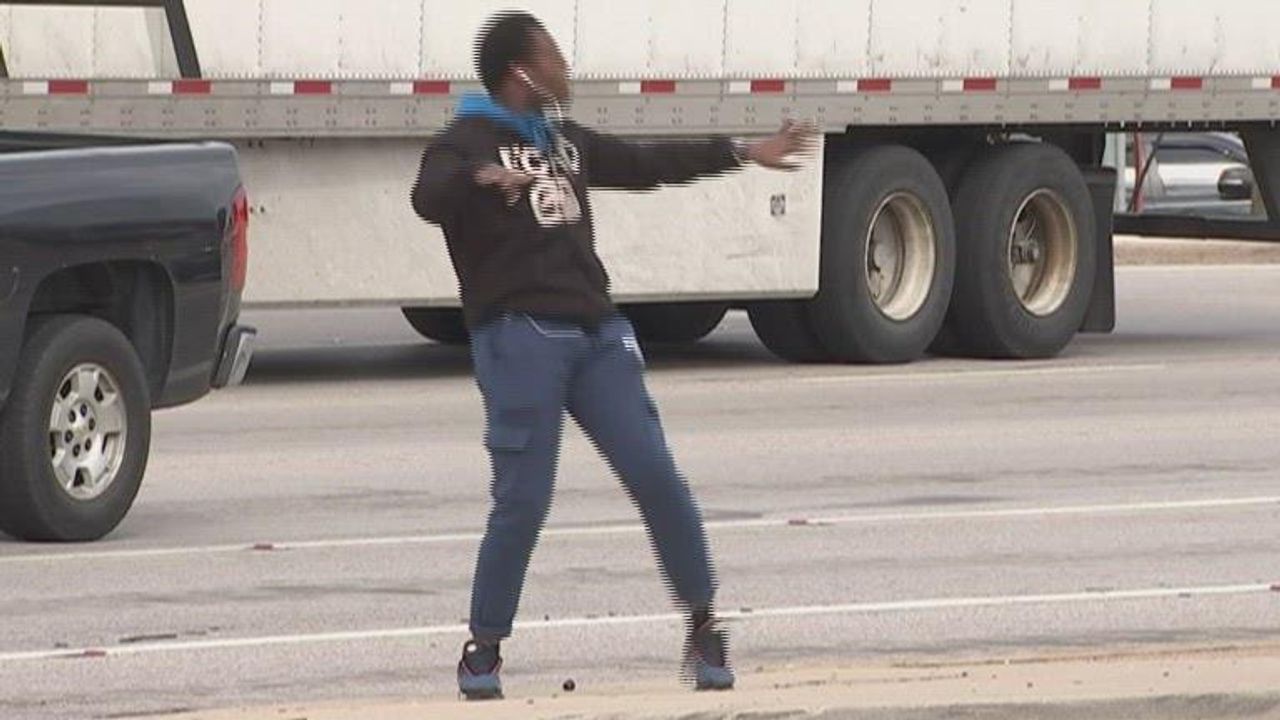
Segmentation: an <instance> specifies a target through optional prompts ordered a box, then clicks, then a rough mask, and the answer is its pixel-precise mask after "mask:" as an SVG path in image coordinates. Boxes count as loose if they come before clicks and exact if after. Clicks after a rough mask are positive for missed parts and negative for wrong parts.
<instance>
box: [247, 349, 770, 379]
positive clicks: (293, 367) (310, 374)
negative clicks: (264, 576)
mask: <svg viewBox="0 0 1280 720" xmlns="http://www.w3.org/2000/svg"><path fill="white" fill-rule="evenodd" d="M644 351H645V359H646V361H647V363H648V366H649V369H650V370H651V371H653V372H659V373H660V372H664V371H671V370H689V369H697V368H703V367H705V368H719V369H725V368H737V369H747V368H752V367H766V366H778V365H782V364H784V363H783V362H782V361H781V360H778V359H777V358H775V357H774V356H773V355H771V354H770V353H769V352H768V351H767V350H765V349H764V347H762V346H760V345H758V344H756V343H754V342H747V341H742V340H737V339H724V340H716V339H713V340H708V341H704V342H702V343H698V344H697V345H679V346H669V345H648V346H646V347H645V348H644ZM471 374H472V367H471V356H470V353H469V352H468V350H467V348H465V347H450V346H445V345H437V344H434V343H409V344H396V345H366V346H358V345H355V346H342V347H299V348H276V349H272V348H264V349H262V350H259V351H258V353H257V354H256V355H255V356H254V359H253V364H252V366H251V367H250V368H249V374H248V375H247V377H246V378H245V383H246V384H247V385H249V386H253V385H287V384H306V383H330V382H335V381H343V380H351V381H356V380H359V381H380V380H385V381H403V380H427V379H447V378H464V377H470V376H471Z"/></svg>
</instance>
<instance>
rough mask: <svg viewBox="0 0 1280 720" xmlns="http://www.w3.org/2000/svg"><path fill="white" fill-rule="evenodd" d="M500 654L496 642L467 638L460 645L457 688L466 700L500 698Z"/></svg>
mask: <svg viewBox="0 0 1280 720" xmlns="http://www.w3.org/2000/svg"><path fill="white" fill-rule="evenodd" d="M500 670H502V656H501V655H500V654H499V653H498V645H497V644H493V645H490V644H487V643H478V642H476V641H475V640H469V641H468V642H467V644H466V645H463V646H462V659H461V660H459V661H458V690H459V691H460V692H461V693H462V694H463V695H464V696H466V698H467V699H468V700H497V699H500V698H502V679H501V678H499V677H498V672H499V671H500Z"/></svg>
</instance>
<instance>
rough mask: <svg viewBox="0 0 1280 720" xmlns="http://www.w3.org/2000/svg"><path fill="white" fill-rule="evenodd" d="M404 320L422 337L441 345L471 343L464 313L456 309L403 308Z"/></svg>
mask: <svg viewBox="0 0 1280 720" xmlns="http://www.w3.org/2000/svg"><path fill="white" fill-rule="evenodd" d="M401 312H403V313H404V319H405V320H408V321H409V324H410V325H412V326H413V329H414V330H417V331H418V334H419V335H421V336H422V337H424V338H426V339H428V340H431V341H433V342H438V343H440V344H441V345H466V344H467V343H469V342H471V333H469V332H467V326H466V323H464V322H463V320H462V311H461V310H457V309H454V308H414V307H408V308H402V309H401Z"/></svg>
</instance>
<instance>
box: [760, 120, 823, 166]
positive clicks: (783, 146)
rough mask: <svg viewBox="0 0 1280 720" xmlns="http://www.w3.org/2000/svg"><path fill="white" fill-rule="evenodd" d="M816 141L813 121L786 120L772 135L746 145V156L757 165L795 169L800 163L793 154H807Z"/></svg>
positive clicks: (815, 128)
mask: <svg viewBox="0 0 1280 720" xmlns="http://www.w3.org/2000/svg"><path fill="white" fill-rule="evenodd" d="M817 143H818V128H817V126H816V125H814V124H813V123H808V122H804V123H797V122H795V121H794V120H787V121H786V122H784V123H783V124H782V129H781V130H779V131H778V132H777V133H775V134H774V135H772V136H770V137H768V138H766V139H764V140H761V141H759V142H755V143H751V144H750V145H748V146H747V158H748V159H750V160H751V162H754V163H755V164H757V165H760V166H762V167H767V168H771V169H774V170H795V169H797V168H799V167H800V164H799V163H798V162H796V161H795V160H794V159H792V158H794V157H795V156H804V155H809V154H810V153H812V152H813V149H814V148H815V147H816V146H817Z"/></svg>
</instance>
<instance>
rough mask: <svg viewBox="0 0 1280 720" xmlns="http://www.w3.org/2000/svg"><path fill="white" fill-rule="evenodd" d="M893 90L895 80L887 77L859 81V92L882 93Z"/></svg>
mask: <svg viewBox="0 0 1280 720" xmlns="http://www.w3.org/2000/svg"><path fill="white" fill-rule="evenodd" d="M892 90H893V81H892V80H889V79H887V78H871V79H867V80H859V81H858V92H864V93H882V92H890V91H892Z"/></svg>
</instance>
